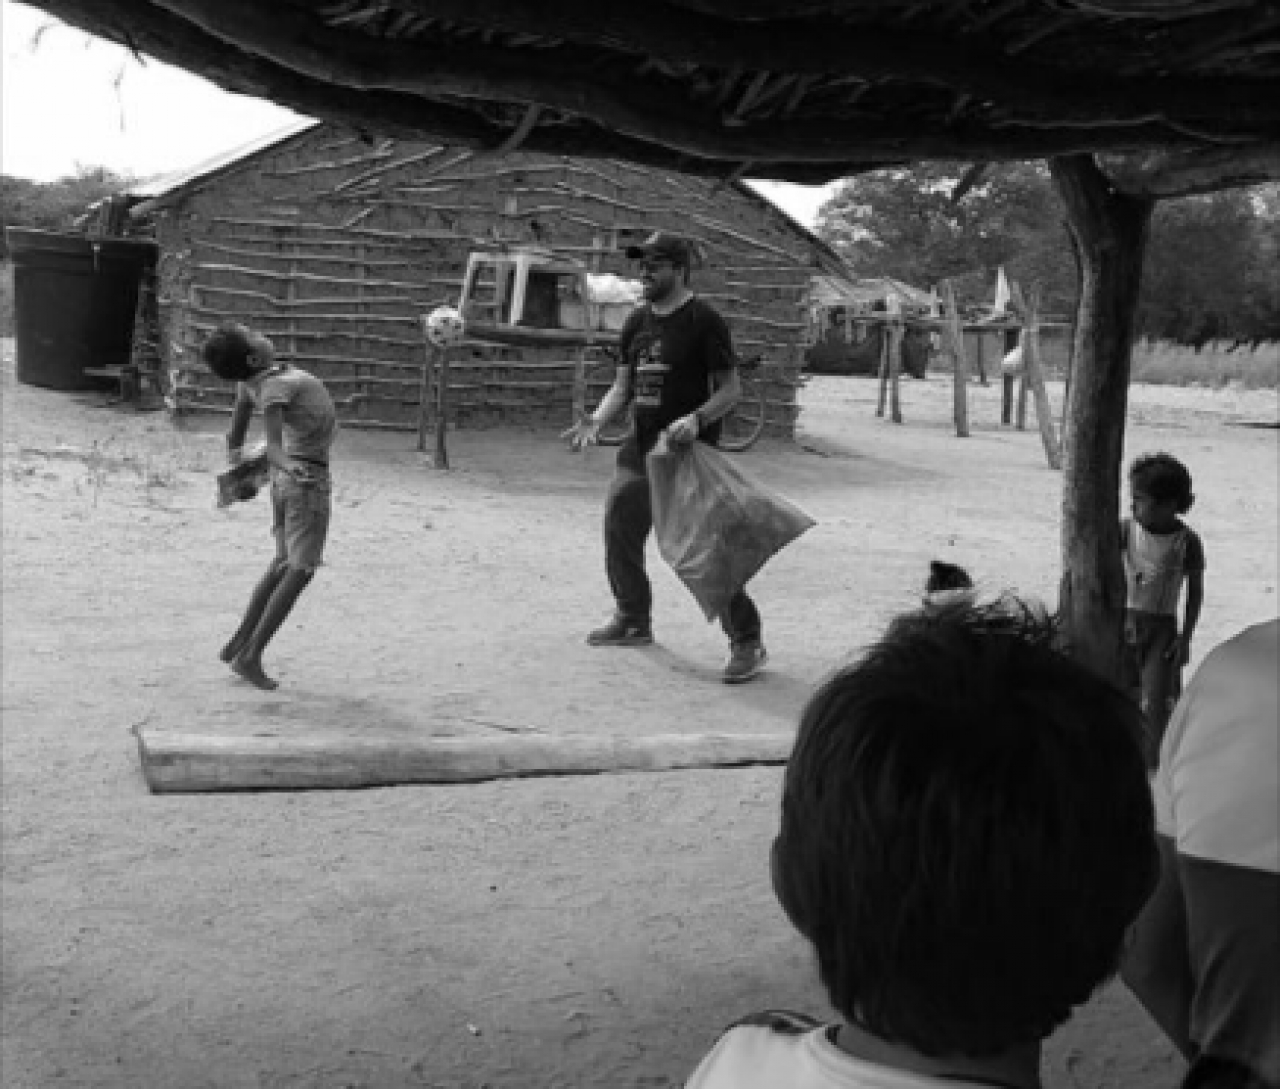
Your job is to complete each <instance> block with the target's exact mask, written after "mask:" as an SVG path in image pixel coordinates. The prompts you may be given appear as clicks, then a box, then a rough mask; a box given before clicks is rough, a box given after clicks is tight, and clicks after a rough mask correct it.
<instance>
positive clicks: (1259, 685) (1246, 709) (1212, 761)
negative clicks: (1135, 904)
mask: <svg viewBox="0 0 1280 1089" xmlns="http://www.w3.org/2000/svg"><path fill="white" fill-rule="evenodd" d="M1278 674H1280V619H1277V620H1271V621H1268V622H1266V623H1264V624H1256V625H1254V626H1253V627H1251V628H1246V629H1245V630H1244V631H1242V632H1241V633H1240V634H1239V635H1237V636H1236V637H1235V638H1233V639H1229V640H1227V642H1225V643H1223V644H1221V645H1220V646H1218V647H1216V648H1214V650H1213V651H1212V652H1211V653H1210V654H1209V656H1208V657H1207V658H1205V660H1204V662H1203V663H1202V664H1201V666H1200V668H1199V670H1197V671H1196V675H1195V677H1194V678H1193V679H1192V681H1191V684H1190V685H1189V686H1188V687H1187V690H1186V692H1185V693H1184V694H1183V697H1182V699H1181V700H1180V701H1179V703H1178V707H1177V709H1176V710H1175V711H1174V713H1173V718H1172V719H1171V720H1170V722H1169V729H1168V731H1167V733H1166V734H1165V736H1164V743H1163V744H1162V745H1161V747H1160V767H1159V770H1158V771H1157V772H1156V776H1155V780H1154V783H1153V791H1154V796H1155V807H1156V827H1157V830H1158V831H1159V832H1160V834H1161V835H1165V836H1168V837H1169V838H1170V839H1172V840H1173V841H1174V842H1175V843H1176V844H1177V848H1178V853H1179V854H1181V855H1190V856H1192V857H1194V858H1201V859H1205V860H1207V861H1210V862H1220V863H1225V864H1227V865H1231V866H1243V867H1246V868H1247V869H1251V870H1261V871H1263V872H1266V873H1273V874H1274V873H1280V677H1278Z"/></svg>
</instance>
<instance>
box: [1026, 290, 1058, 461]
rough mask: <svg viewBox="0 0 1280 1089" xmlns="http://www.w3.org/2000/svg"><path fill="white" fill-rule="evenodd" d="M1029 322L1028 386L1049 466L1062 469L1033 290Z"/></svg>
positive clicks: (1027, 337)
mask: <svg viewBox="0 0 1280 1089" xmlns="http://www.w3.org/2000/svg"><path fill="white" fill-rule="evenodd" d="M1025 313H1026V315H1027V324H1026V327H1025V328H1024V329H1023V331H1022V367H1023V374H1024V375H1025V380H1026V383H1027V385H1029V386H1030V387H1031V393H1032V396H1034V397H1035V403H1036V422H1037V423H1039V425H1040V440H1041V442H1043V443H1044V456H1045V457H1046V458H1047V459H1048V461H1049V468H1051V469H1061V468H1062V451H1061V449H1060V448H1059V446H1058V439H1057V436H1056V435H1055V434H1054V427H1053V409H1052V408H1051V407H1050V405H1049V392H1048V390H1046V389H1045V385H1044V369H1043V368H1042V367H1041V366H1040V324H1039V314H1040V292H1039V291H1038V290H1036V289H1035V288H1033V289H1032V291H1031V299H1030V301H1029V302H1028V303H1027V306H1026V308H1025Z"/></svg>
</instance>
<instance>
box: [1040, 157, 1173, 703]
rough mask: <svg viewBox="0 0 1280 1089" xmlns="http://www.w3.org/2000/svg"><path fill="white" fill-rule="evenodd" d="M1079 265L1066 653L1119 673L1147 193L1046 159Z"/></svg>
mask: <svg viewBox="0 0 1280 1089" xmlns="http://www.w3.org/2000/svg"><path fill="white" fill-rule="evenodd" d="M1049 172H1050V174H1051V175H1052V176H1053V181H1054V185H1055V186H1056V188H1057V190H1058V194H1059V196H1060V197H1061V198H1062V202H1063V204H1064V205H1065V207H1066V209H1067V219H1068V224H1069V226H1070V229H1071V233H1072V235H1073V237H1074V239H1075V242H1076V243H1077V250H1078V252H1079V254H1080V265H1081V289H1080V307H1079V310H1078V311H1077V319H1078V320H1077V324H1076V330H1075V350H1074V352H1073V359H1074V362H1073V365H1072V376H1071V396H1070V403H1069V404H1068V407H1067V427H1066V432H1065V434H1064V448H1063V469H1064V472H1063V477H1064V479H1063V499H1062V572H1063V574H1062V592H1061V598H1060V603H1059V613H1060V615H1061V617H1062V619H1063V621H1064V624H1065V627H1066V632H1067V636H1068V639H1069V640H1070V646H1071V653H1072V654H1073V655H1074V656H1075V657H1076V658H1077V659H1078V660H1079V661H1081V662H1084V663H1085V664H1086V665H1088V666H1090V667H1091V668H1093V669H1095V670H1097V671H1098V672H1099V673H1101V674H1102V675H1103V676H1106V677H1111V678H1113V679H1119V676H1120V664H1121V660H1122V659H1121V651H1122V648H1123V642H1122V636H1123V618H1124V601H1125V585H1124V571H1123V569H1122V567H1121V563H1120V479H1121V470H1122V465H1121V461H1122V458H1123V449H1124V426H1125V415H1126V413H1127V410H1128V396H1129V375H1130V367H1131V362H1132V358H1131V350H1132V342H1133V323H1134V322H1133V319H1134V314H1135V312H1136V310H1137V300H1138V289H1139V287H1140V286H1141V283H1142V258H1143V252H1144V250H1145V249H1146V241H1147V232H1148V230H1149V227H1150V224H1151V213H1152V210H1153V208H1154V207H1155V202H1154V200H1152V199H1150V198H1146V197H1130V196H1126V195H1124V194H1122V193H1119V192H1117V191H1116V189H1115V188H1114V186H1112V184H1111V183H1110V182H1109V181H1108V179H1107V178H1106V176H1105V175H1104V174H1103V173H1102V171H1101V170H1100V169H1099V168H1098V166H1097V164H1096V163H1095V162H1094V160H1093V157H1092V156H1091V155H1087V154H1078V155H1065V156H1061V157H1059V158H1054V159H1050V160H1049Z"/></svg>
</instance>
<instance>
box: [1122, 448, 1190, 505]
mask: <svg viewBox="0 0 1280 1089" xmlns="http://www.w3.org/2000/svg"><path fill="white" fill-rule="evenodd" d="M1129 485H1130V487H1134V488H1137V487H1141V488H1142V490H1143V491H1144V492H1146V493H1147V494H1148V495H1150V496H1151V498H1152V499H1154V500H1156V502H1158V503H1173V504H1174V509H1175V510H1177V512H1178V513H1179V514H1186V513H1187V511H1189V510H1190V509H1191V504H1192V503H1194V502H1195V499H1196V497H1195V496H1194V495H1193V494H1192V492H1191V474H1190V473H1189V472H1188V471H1187V467H1186V466H1185V465H1183V464H1182V462H1180V461H1179V460H1178V459H1177V458H1175V457H1174V456H1173V455H1172V454H1143V455H1142V456H1141V457H1137V458H1135V459H1134V461H1133V464H1132V465H1130V466H1129Z"/></svg>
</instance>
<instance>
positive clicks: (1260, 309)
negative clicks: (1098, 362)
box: [1137, 185, 1280, 347]
mask: <svg viewBox="0 0 1280 1089" xmlns="http://www.w3.org/2000/svg"><path fill="white" fill-rule="evenodd" d="M1277 213H1280V186H1275V185H1271V186H1262V187H1258V188H1256V189H1229V190H1221V191H1219V192H1216V193H1209V194H1207V195H1203V196H1191V197H1186V198H1183V199H1181V200H1167V201H1163V202H1161V203H1160V205H1159V206H1158V207H1157V210H1156V215H1155V219H1154V221H1153V223H1152V231H1151V242H1150V246H1149V249H1148V256H1147V263H1146V275H1145V277H1144V279H1143V285H1142V294H1141V296H1140V298H1139V304H1138V319H1137V328H1138V332H1139V333H1140V334H1141V335H1145V336H1148V337H1153V338H1158V339H1167V340H1174V341H1177V342H1179V343H1182V344H1194V345H1196V346H1197V347H1199V346H1200V345H1203V344H1204V343H1205V342H1206V341H1209V340H1216V339H1224V340H1271V339H1280V271H1278V270H1277V258H1278V256H1280V222H1278V219H1280V217H1278V215H1277Z"/></svg>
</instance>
